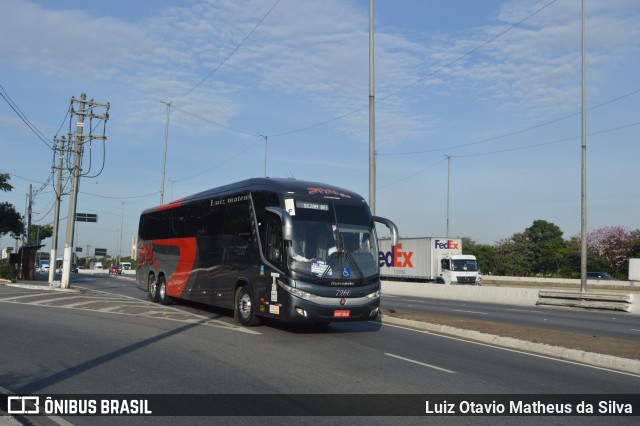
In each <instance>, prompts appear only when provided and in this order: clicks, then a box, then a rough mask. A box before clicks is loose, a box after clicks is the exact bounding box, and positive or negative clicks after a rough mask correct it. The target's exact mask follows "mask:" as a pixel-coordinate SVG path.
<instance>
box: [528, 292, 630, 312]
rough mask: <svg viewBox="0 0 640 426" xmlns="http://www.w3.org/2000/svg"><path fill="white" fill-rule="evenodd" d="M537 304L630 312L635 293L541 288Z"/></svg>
mask: <svg viewBox="0 0 640 426" xmlns="http://www.w3.org/2000/svg"><path fill="white" fill-rule="evenodd" d="M537 304H538V305H552V306H567V307H571V308H590V309H606V310H611V311H625V312H630V311H631V308H632V306H633V305H632V304H633V295H632V294H611V293H589V292H587V293H582V292H579V291H542V290H541V291H540V293H539V299H538V302H537Z"/></svg>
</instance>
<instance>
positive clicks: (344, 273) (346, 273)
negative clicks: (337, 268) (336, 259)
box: [342, 266, 351, 278]
mask: <svg viewBox="0 0 640 426" xmlns="http://www.w3.org/2000/svg"><path fill="white" fill-rule="evenodd" d="M350 277H351V268H349V267H348V266H345V267H344V268H342V278H350Z"/></svg>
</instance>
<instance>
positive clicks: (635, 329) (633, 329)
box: [629, 328, 640, 331]
mask: <svg viewBox="0 0 640 426" xmlns="http://www.w3.org/2000/svg"><path fill="white" fill-rule="evenodd" d="M629 330H631V331H640V330H638V329H637V328H630V329H629Z"/></svg>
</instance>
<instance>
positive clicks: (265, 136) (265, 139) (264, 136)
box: [260, 135, 269, 177]
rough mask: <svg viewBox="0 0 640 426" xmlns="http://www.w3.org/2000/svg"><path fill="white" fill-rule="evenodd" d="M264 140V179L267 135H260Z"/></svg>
mask: <svg viewBox="0 0 640 426" xmlns="http://www.w3.org/2000/svg"><path fill="white" fill-rule="evenodd" d="M260 136H262V137H263V138H264V177H267V139H268V138H269V137H268V136H267V135H260Z"/></svg>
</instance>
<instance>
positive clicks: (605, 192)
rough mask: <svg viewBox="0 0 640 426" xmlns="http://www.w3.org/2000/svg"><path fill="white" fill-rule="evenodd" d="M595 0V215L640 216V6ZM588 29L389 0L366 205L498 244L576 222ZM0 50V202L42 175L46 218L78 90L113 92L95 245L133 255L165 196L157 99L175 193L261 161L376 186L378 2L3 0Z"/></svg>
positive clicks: (533, 11) (96, 181)
mask: <svg viewBox="0 0 640 426" xmlns="http://www.w3.org/2000/svg"><path fill="white" fill-rule="evenodd" d="M584 4H585V9H584V13H585V21H584V22H585V40H586V42H585V68H584V69H585V76H586V79H585V83H586V84H585V85H586V91H585V93H586V98H585V105H586V110H587V113H586V115H585V118H586V137H585V140H586V153H587V167H586V171H587V205H588V207H587V228H588V230H594V229H597V228H600V227H603V226H617V225H622V226H625V227H627V228H628V229H629V230H634V229H638V228H640V189H639V188H640V186H639V185H638V184H637V183H638V178H637V176H638V174H637V173H638V172H637V170H638V158H640V155H639V154H640V145H639V143H638V142H639V141H638V135H639V134H640V80H639V79H638V77H637V76H638V75H640V43H638V40H640V2H637V1H636V0H610V1H606V2H602V1H596V0H585V1H584ZM581 23H582V21H581V2H580V1H579V0H555V1H553V0H541V1H531V0H485V1H481V2H479V1H476V0H447V1H422V0H394V1H389V0H377V1H376V2H375V5H374V46H375V47H374V52H375V53H374V82H375V84H374V95H375V149H376V197H375V198H376V202H375V213H376V214H377V215H379V216H384V217H387V218H389V219H391V220H393V221H394V222H395V223H396V224H397V226H398V228H399V231H400V234H401V236H404V237H419V236H444V235H445V233H446V230H447V222H448V228H449V236H451V237H454V236H459V237H469V238H471V239H472V240H474V241H476V242H477V243H482V244H495V243H496V242H498V241H500V240H502V239H505V238H508V237H510V236H511V235H512V234H514V233H517V232H522V231H524V229H526V228H527V227H529V226H531V224H532V223H533V221H534V220H538V219H542V220H546V221H548V222H552V223H554V224H556V225H557V226H559V227H560V229H561V230H562V231H563V232H564V237H565V238H566V239H568V238H570V237H572V236H574V235H578V234H579V233H580V227H581V222H580V220H581V173H582V166H581V165H582V114H581V111H582V65H581V64H582V62H581V58H582V56H581V49H582V44H581V39H582V38H581ZM0 57H1V58H2V66H1V67H0V85H1V89H0V93H1V94H2V95H3V96H2V98H1V99H0V173H8V174H9V175H10V176H11V180H10V184H11V185H13V186H14V189H13V190H12V191H11V192H6V193H0V202H4V201H8V202H10V203H12V204H13V205H14V206H16V209H17V210H18V211H20V212H24V211H25V205H26V198H27V193H28V191H29V185H32V187H33V190H34V193H35V196H34V205H33V223H36V224H51V223H52V222H53V202H54V189H53V182H55V179H52V170H53V169H52V165H53V151H52V149H51V146H52V145H53V140H54V138H59V137H61V136H66V135H67V134H68V133H69V131H70V129H74V130H75V122H72V120H70V119H69V116H68V114H67V113H68V111H69V106H70V102H71V99H72V98H76V99H78V98H80V95H81V94H82V93H85V94H86V96H87V99H93V100H94V101H95V102H97V103H105V104H106V103H109V119H108V121H107V122H106V123H104V122H100V121H99V120H97V119H96V120H95V121H94V122H92V127H93V128H94V134H95V135H96V136H102V133H103V129H104V135H105V136H106V141H105V142H104V143H103V142H101V141H100V140H95V141H93V142H92V143H91V146H86V145H85V154H84V158H83V173H85V174H86V175H87V177H83V178H82V179H81V182H80V193H79V195H78V207H77V211H78V212H81V213H91V214H97V215H98V222H97V223H78V225H77V226H76V230H77V234H76V239H75V244H74V245H75V246H77V247H83V248H84V252H83V253H86V250H87V248H88V249H89V251H90V252H93V251H94V249H95V248H106V249H107V250H108V252H109V254H110V255H113V256H115V255H117V254H119V253H120V254H122V255H123V256H127V255H129V253H130V245H131V244H130V242H131V238H132V237H133V236H135V235H136V233H137V225H138V219H139V215H140V212H141V211H142V210H144V209H146V208H149V207H153V206H156V205H159V204H160V193H161V189H162V185H163V181H162V179H163V158H164V156H163V153H164V147H165V130H166V125H167V103H171V107H170V109H169V120H168V122H169V127H168V138H167V139H166V141H167V142H168V143H167V160H166V168H165V169H164V176H165V179H164V188H165V192H164V201H165V202H167V201H171V200H175V199H179V198H182V197H184V196H187V195H190V194H193V193H196V192H199V191H203V190H205V189H209V188H214V187H216V186H220V185H224V184H227V183H231V182H235V181H238V180H243V179H246V178H250V177H261V176H264V175H265V158H266V175H267V176H270V177H289V178H295V179H299V180H310V181H317V182H324V183H329V184H333V185H337V186H341V187H344V188H347V189H350V190H353V191H356V192H358V193H359V194H361V195H362V196H363V197H364V198H365V199H367V200H368V199H369V194H368V193H369V92H370V90H369V87H370V86H369V1H366V0H323V1H322V2H320V1H304V2H303V1H298V0H238V1H229V0H184V1H179V0H155V1H145V2H142V1H134V2H132V1H127V2H125V1H120V0H114V1H109V2H104V1H92V0H84V1H76V0H58V1H55V2H50V1H45V0H0ZM16 111H18V112H16ZM23 118H24V119H25V120H23ZM25 121H26V122H27V123H29V126H28V125H27V124H25ZM103 125H104V127H103ZM265 148H266V150H265ZM265 151H266V152H265ZM265 154H266V155H265ZM90 176H94V177H90ZM65 182H67V179H66V177H65ZM66 188H67V190H68V188H69V184H68V183H67V185H66ZM68 200H69V197H68V195H66V196H64V197H63V199H62V207H61V217H62V218H64V220H62V222H61V231H60V232H61V239H60V243H59V246H58V250H62V249H63V248H64V244H65V241H64V235H65V229H66V217H67V211H68ZM50 242H51V239H48V240H45V242H44V243H45V244H47V248H45V250H47V249H48V248H49V247H48V246H49V244H50ZM12 245H13V243H12V241H11V240H10V239H9V237H8V236H5V237H2V238H1V239H0V246H2V247H6V246H12ZM81 255H84V254H81Z"/></svg>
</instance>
